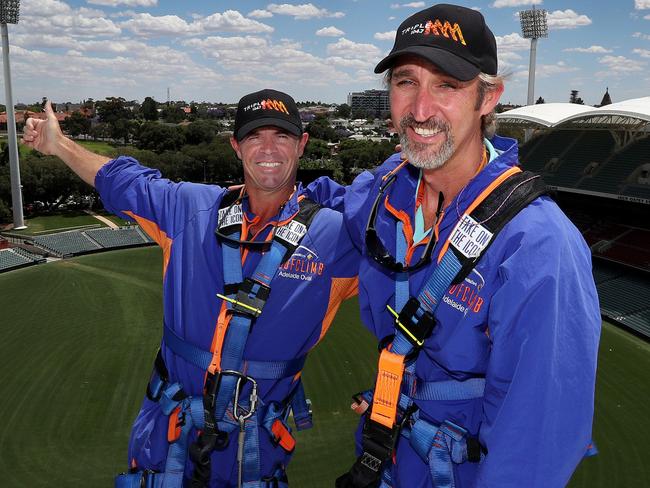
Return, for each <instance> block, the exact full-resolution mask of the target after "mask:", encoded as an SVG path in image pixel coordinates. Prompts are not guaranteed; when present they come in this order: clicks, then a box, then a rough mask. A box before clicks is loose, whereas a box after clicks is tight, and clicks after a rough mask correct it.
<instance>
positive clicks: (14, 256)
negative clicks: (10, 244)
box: [0, 247, 45, 273]
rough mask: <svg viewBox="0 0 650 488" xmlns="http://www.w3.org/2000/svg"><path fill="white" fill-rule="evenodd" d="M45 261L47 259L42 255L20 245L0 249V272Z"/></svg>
mask: <svg viewBox="0 0 650 488" xmlns="http://www.w3.org/2000/svg"><path fill="white" fill-rule="evenodd" d="M44 261H45V259H43V258H42V257H41V256H36V255H34V254H32V253H30V252H27V251H25V250H23V249H20V248H18V247H14V248H11V249H0V273H2V272H3V271H9V270H11V269H17V268H22V267H25V266H29V265H31V264H37V263H40V262H44Z"/></svg>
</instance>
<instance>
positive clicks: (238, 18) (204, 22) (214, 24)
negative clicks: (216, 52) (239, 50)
mask: <svg viewBox="0 0 650 488" xmlns="http://www.w3.org/2000/svg"><path fill="white" fill-rule="evenodd" d="M195 24H196V25H198V26H200V28H201V29H203V30H205V31H221V32H223V31H225V32H250V33H256V32H273V30H274V29H273V27H271V26H269V25H266V24H263V23H261V22H258V21H256V20H251V19H247V18H246V17H244V16H243V15H242V14H240V13H239V12H238V11H236V10H226V11H225V12H224V13H223V14H220V13H214V14H212V15H209V16H208V17H205V18H204V19H201V20H197V21H195Z"/></svg>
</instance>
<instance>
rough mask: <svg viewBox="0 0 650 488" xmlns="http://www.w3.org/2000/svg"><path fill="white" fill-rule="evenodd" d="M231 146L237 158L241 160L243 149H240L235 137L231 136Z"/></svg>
mask: <svg viewBox="0 0 650 488" xmlns="http://www.w3.org/2000/svg"><path fill="white" fill-rule="evenodd" d="M230 145H231V146H232V148H233V150H234V151H235V153H236V154H237V157H238V158H239V159H240V160H241V148H240V147H239V142H237V139H235V137H234V136H230Z"/></svg>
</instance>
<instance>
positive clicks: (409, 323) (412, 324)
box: [395, 297, 436, 348]
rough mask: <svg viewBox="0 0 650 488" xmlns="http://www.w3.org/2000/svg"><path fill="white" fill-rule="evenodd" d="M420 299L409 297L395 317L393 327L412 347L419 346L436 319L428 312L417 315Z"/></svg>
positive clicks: (430, 330)
mask: <svg viewBox="0 0 650 488" xmlns="http://www.w3.org/2000/svg"><path fill="white" fill-rule="evenodd" d="M420 308H421V307H420V301H419V300H418V299H417V298H415V297H410V298H409V300H408V302H406V304H405V305H404V308H402V310H401V312H400V313H399V315H398V316H397V318H396V319H395V327H396V328H397V329H398V330H400V332H402V333H403V334H404V336H405V337H406V339H407V340H408V341H409V342H410V343H411V344H413V347H415V348H420V347H422V345H423V344H424V341H425V339H426V338H427V337H429V336H430V335H431V333H432V332H433V328H434V327H435V325H436V319H435V318H434V316H433V315H432V314H431V313H430V312H426V311H425V312H424V313H422V314H421V315H420V316H419V317H418V316H417V313H418V310H420Z"/></svg>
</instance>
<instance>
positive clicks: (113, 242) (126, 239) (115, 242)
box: [84, 227, 150, 248]
mask: <svg viewBox="0 0 650 488" xmlns="http://www.w3.org/2000/svg"><path fill="white" fill-rule="evenodd" d="M84 234H86V235H87V236H88V237H90V238H91V239H92V240H94V241H95V242H97V243H98V244H99V245H100V246H102V247H104V248H112V247H125V246H137V245H142V244H146V243H147V242H150V241H147V240H145V239H144V237H143V235H142V234H141V233H140V232H139V229H138V228H137V227H120V228H118V229H109V228H107V227H103V228H101V229H93V230H87V231H85V232H84Z"/></svg>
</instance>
